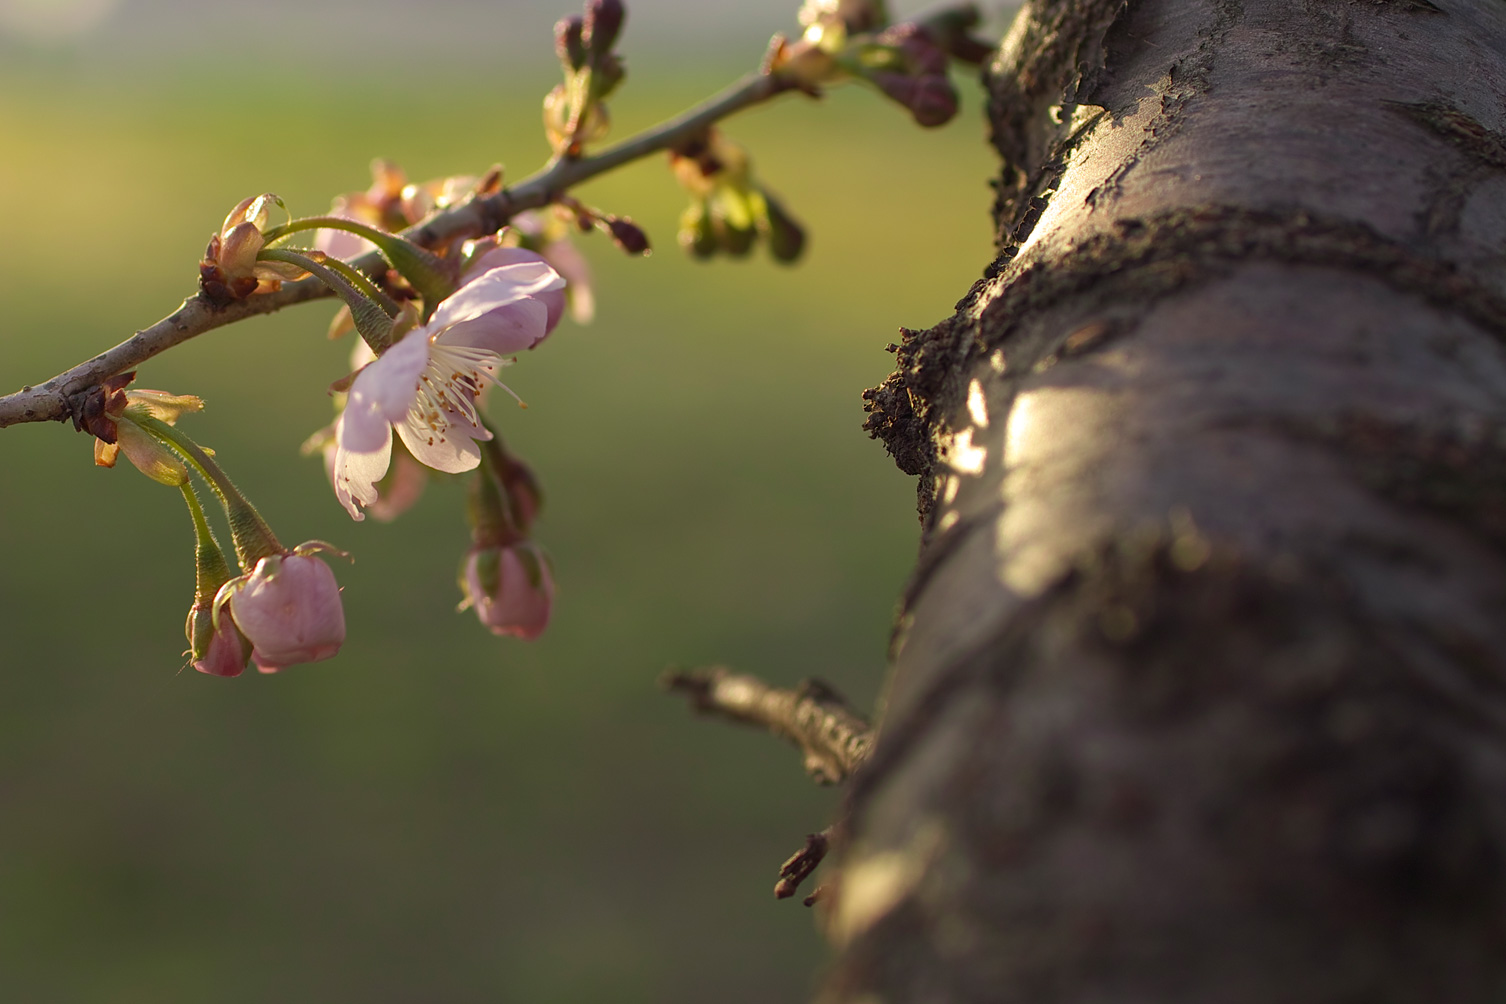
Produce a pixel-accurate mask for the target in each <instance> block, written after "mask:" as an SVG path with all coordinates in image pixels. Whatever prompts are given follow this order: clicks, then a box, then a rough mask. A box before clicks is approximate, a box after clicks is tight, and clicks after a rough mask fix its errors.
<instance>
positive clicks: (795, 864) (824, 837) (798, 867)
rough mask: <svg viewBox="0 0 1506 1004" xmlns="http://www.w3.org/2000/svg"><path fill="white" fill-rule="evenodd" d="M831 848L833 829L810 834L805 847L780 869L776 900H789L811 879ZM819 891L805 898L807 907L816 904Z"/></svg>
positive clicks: (775, 890)
mask: <svg viewBox="0 0 1506 1004" xmlns="http://www.w3.org/2000/svg"><path fill="white" fill-rule="evenodd" d="M830 847H831V827H827V828H826V829H824V830H822V831H821V832H820V833H809V834H806V837H805V846H804V847H802V848H800V850H798V851H796V852H795V853H794V854H793V855H791V857H790V859H789V860H788V861H786V862H785V863H784V864H783V865H780V867H779V881H778V882H776V883H775V884H774V898H775V899H789V898H790V897H791V896H793V895H795V891H796V890H797V889H799V888H800V883H802V882H804V881H805V880H806V879H807V878H809V877H810V874H811V872H813V871H815V870H816V866H817V865H819V864H820V863H821V862H822V861H823V860H825V858H826V852H827V850H828V849H829V848H830ZM820 891H821V890H820V889H817V890H816V891H815V892H814V893H811V895H809V896H807V897H806V898H805V905H806V906H810V905H811V904H812V903H814V902H816V897H817V895H818V894H819V893H820Z"/></svg>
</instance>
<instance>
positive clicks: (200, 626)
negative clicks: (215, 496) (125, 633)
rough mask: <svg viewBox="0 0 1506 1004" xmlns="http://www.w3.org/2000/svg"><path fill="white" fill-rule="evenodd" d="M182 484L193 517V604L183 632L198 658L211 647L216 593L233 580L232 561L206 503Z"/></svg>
mask: <svg viewBox="0 0 1506 1004" xmlns="http://www.w3.org/2000/svg"><path fill="white" fill-rule="evenodd" d="M179 488H180V489H181V490H182V492H183V501H184V502H186V503H188V514H189V516H190V517H191V518H192V519H193V533H194V554H193V559H194V589H193V606H192V607H190V608H189V611H188V622H187V623H186V624H185V625H184V634H185V635H186V636H187V638H188V647H189V651H190V652H191V653H192V654H193V658H194V660H195V661H197V660H199V659H202V658H204V654H205V653H206V652H208V651H209V642H210V640H211V639H212V638H213V637H214V597H215V594H216V593H218V592H219V591H220V587H221V586H223V585H224V584H225V583H227V582H229V581H230V563H229V562H228V561H226V560H225V552H224V550H222V549H221V548H220V542H219V541H218V540H216V539H215V537H214V531H213V530H211V529H210V528H209V521H208V520H207V519H205V518H204V507H203V506H202V505H200V504H199V497H198V495H197V494H195V492H194V489H193V485H192V484H191V483H188V482H184V483H183V484H181V485H179Z"/></svg>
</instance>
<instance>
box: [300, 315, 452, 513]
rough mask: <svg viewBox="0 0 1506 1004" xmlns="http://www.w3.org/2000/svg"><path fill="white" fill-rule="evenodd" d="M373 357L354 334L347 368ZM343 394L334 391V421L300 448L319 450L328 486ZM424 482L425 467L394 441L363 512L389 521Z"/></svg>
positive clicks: (415, 496) (336, 453) (404, 508)
mask: <svg viewBox="0 0 1506 1004" xmlns="http://www.w3.org/2000/svg"><path fill="white" fill-rule="evenodd" d="M375 360H376V353H374V352H372V351H371V348H370V347H369V346H368V345H367V344H366V343H365V342H364V341H362V340H361V339H359V338H357V339H356V340H355V347H354V348H353V349H352V350H351V354H350V370H351V372H352V373H357V372H360V371H361V369H363V368H364V367H366V366H368V365H370V364H371V363H372V362H374V361H375ZM347 397H348V395H347V394H345V393H343V392H339V393H336V394H335V395H334V399H335V409H336V411H335V418H336V421H335V422H331V423H330V424H329V425H326V426H325V427H324V428H322V429H320V430H319V431H318V432H316V433H314V434H313V435H312V436H310V437H309V438H308V439H307V440H306V441H305V442H304V444H303V448H302V452H303V454H304V455H305V456H310V455H312V454H314V453H319V454H322V456H323V458H324V473H325V476H326V477H328V478H329V482H330V485H331V486H333V485H334V484H335V460H336V458H337V457H338V456H339V453H340V447H339V443H338V442H337V441H336V439H335V426H336V422H338V420H339V415H340V412H343V411H344V410H345V402H346V398H347ZM428 483H429V469H428V468H427V467H425V466H424V465H423V464H420V463H419V462H418V461H417V460H414V459H413V454H411V453H409V452H408V450H407V447H405V446H403V445H402V444H401V443H396V444H394V445H393V447H392V461H391V463H390V464H389V465H388V468H387V473H386V474H385V475H383V476H382V478H381V480H379V481H377V483H376V485H375V488H376V493H377V497H376V501H375V502H372V503H371V504H370V505H368V506H367V507H366V513H367V514H368V515H371V516H375V517H376V518H377V519H378V520H379V521H380V522H383V523H390V522H392V521H393V520H395V519H397V518H398V517H399V516H401V515H402V514H403V513H405V512H407V511H408V510H409V509H411V508H412V507H413V505H414V504H415V503H416V502H417V501H418V500H419V498H420V497H421V496H422V495H423V493H424V489H425V488H426V487H427V486H428Z"/></svg>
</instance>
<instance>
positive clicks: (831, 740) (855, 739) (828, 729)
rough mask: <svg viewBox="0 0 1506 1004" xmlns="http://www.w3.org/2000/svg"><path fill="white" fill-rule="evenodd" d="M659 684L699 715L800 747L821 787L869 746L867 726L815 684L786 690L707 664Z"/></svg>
mask: <svg viewBox="0 0 1506 1004" xmlns="http://www.w3.org/2000/svg"><path fill="white" fill-rule="evenodd" d="M659 683H660V686H661V687H663V688H664V689H665V690H670V691H676V692H679V693H681V694H684V695H685V696H686V697H687V698H688V699H689V701H690V706H691V708H692V709H694V710H695V711H696V712H698V713H700V714H706V715H715V716H718V717H721V718H725V719H728V720H730V721H734V722H741V723H742V724H744V725H753V726H756V727H758V728H762V729H765V730H767V731H768V732H770V733H772V734H774V735H776V736H780V737H781V738H783V739H786V740H788V741H789V742H791V743H793V744H794V745H796V746H798V747H799V748H800V751H801V753H803V754H804V762H805V769H806V771H807V772H809V773H810V775H811V777H813V778H814V779H815V780H816V782H817V783H819V784H838V783H840V782H842V781H845V780H846V779H847V778H849V777H851V776H852V774H853V772H854V771H856V770H857V769H858V767H859V765H861V764H862V762H863V761H864V760H865V759H867V757H868V751H869V749H870V748H871V747H872V744H873V730H872V728H871V727H870V726H869V725H868V722H867V721H866V720H865V719H863V718H862V717H861V716H859V715H858V714H857V713H856V712H854V711H853V710H852V709H851V708H850V707H849V706H848V705H847V702H846V701H844V700H843V699H842V697H841V695H839V694H838V693H837V692H836V690H834V689H833V688H832V687H831V686H830V685H828V684H826V683H822V682H821V681H819V680H805V681H803V682H801V683H800V684H798V685H797V686H796V687H795V688H794V689H789V690H786V689H783V688H779V687H771V686H770V685H769V684H767V683H765V682H763V681H762V680H760V679H758V678H757V677H756V676H748V675H746V674H743V673H734V672H733V671H732V670H730V669H728V668H727V667H725V666H708V667H703V668H700V669H689V670H680V669H670V670H668V671H666V672H665V674H664V675H663V676H662V677H661V678H660V681H659Z"/></svg>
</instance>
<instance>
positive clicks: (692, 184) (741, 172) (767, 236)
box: [669, 129, 805, 263]
mask: <svg viewBox="0 0 1506 1004" xmlns="http://www.w3.org/2000/svg"><path fill="white" fill-rule="evenodd" d="M669 160H670V167H671V169H672V170H673V171H674V175H675V178H676V180H678V181H679V182H680V187H682V188H683V189H685V191H686V192H687V193H688V194H689V195H690V197H691V203H690V206H689V207H688V208H687V209H686V210H685V212H684V213H682V214H681V216H680V230H679V235H678V236H679V241H680V246H681V247H683V248H685V250H687V251H689V252H690V253H691V254H692V255H694V256H695V257H697V258H710V257H711V256H713V255H715V254H717V253H719V252H720V253H722V254H727V255H731V256H733V257H742V256H744V255H746V254H747V253H748V252H749V251H751V250H752V248H753V244H754V243H755V241H757V240H758V239H759V238H762V239H763V240H764V241H765V242H766V243H767V244H768V247H769V251H770V253H771V254H773V256H774V259H775V260H776V261H781V262H787V263H788V262H793V261H794V260H795V259H797V258H799V257H800V254H801V252H802V251H803V250H804V249H805V231H804V230H803V229H802V228H801V226H800V224H799V223H797V222H796V221H795V219H794V217H792V216H791V215H790V214H789V212H788V211H787V210H786V209H785V208H784V206H783V204H781V203H780V201H779V200H778V199H777V198H775V197H774V195H773V194H772V193H771V192H770V191H769V190H768V189H767V188H764V187H763V186H762V185H760V184H758V183H757V182H756V181H755V180H754V178H753V172H752V162H751V160H750V159H749V157H748V153H747V151H746V150H744V149H743V148H742V147H741V146H738V145H737V144H736V143H733V142H732V141H731V140H729V139H727V138H726V137H724V136H723V135H722V134H721V133H720V132H719V131H717V130H716V129H708V130H707V131H706V132H705V133H704V134H703V135H701V136H699V137H696V138H695V139H693V140H692V141H690V142H688V143H685V144H683V145H681V146H679V147H677V148H675V149H673V150H671V151H670V155H669Z"/></svg>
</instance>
